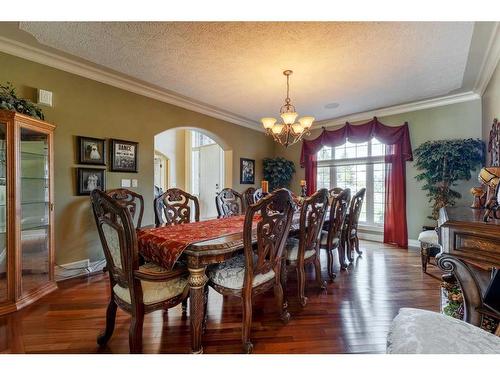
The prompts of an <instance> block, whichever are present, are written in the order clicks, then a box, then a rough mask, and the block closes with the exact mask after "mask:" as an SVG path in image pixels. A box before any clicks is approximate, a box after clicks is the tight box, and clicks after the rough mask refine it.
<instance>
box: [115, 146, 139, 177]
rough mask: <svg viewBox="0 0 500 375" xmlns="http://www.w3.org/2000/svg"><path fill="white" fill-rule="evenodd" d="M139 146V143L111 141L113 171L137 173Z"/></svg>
mask: <svg viewBox="0 0 500 375" xmlns="http://www.w3.org/2000/svg"><path fill="white" fill-rule="evenodd" d="M138 145H139V144H138V143H137V142H130V141H122V140H119V139H110V140H109V151H110V154H111V171H113V172H134V173H137V154H138V150H137V149H138Z"/></svg>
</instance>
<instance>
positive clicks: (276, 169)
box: [264, 157, 295, 191]
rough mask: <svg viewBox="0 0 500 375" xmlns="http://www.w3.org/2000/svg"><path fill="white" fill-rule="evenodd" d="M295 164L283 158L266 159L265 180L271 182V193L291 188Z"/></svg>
mask: <svg viewBox="0 0 500 375" xmlns="http://www.w3.org/2000/svg"><path fill="white" fill-rule="evenodd" d="M294 173H295V164H294V163H293V161H290V160H287V159H285V158H282V157H277V158H265V159H264V179H265V180H266V181H269V188H270V191H273V190H276V189H279V188H288V187H290V182H291V181H292V177H293V174H294Z"/></svg>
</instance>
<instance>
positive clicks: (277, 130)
mask: <svg viewBox="0 0 500 375" xmlns="http://www.w3.org/2000/svg"><path fill="white" fill-rule="evenodd" d="M284 127H285V125H283V124H276V125H274V126H273V128H272V129H271V131H272V132H273V133H274V134H280V133H281V132H282V131H283V128H284Z"/></svg>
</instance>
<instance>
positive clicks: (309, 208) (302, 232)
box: [297, 189, 328, 261]
mask: <svg viewBox="0 0 500 375" xmlns="http://www.w3.org/2000/svg"><path fill="white" fill-rule="evenodd" d="M327 210H328V190H327V189H320V190H318V191H317V192H316V193H314V194H313V195H311V196H310V197H308V198H306V199H304V201H303V203H302V206H301V208H300V227H299V228H300V229H299V252H298V256H297V259H298V260H299V261H302V260H303V259H304V254H305V252H306V251H308V250H317V249H318V246H319V237H320V235H321V229H322V227H323V222H324V220H325V213H326V212H327Z"/></svg>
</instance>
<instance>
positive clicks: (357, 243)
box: [354, 233, 363, 255]
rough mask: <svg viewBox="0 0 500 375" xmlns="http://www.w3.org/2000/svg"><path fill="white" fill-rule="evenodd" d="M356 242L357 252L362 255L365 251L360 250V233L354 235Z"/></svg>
mask: <svg viewBox="0 0 500 375" xmlns="http://www.w3.org/2000/svg"><path fill="white" fill-rule="evenodd" d="M354 243H355V245H356V247H355V248H356V252H357V253H358V254H359V255H361V254H363V252H362V251H361V250H359V238H358V233H356V237H354Z"/></svg>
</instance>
